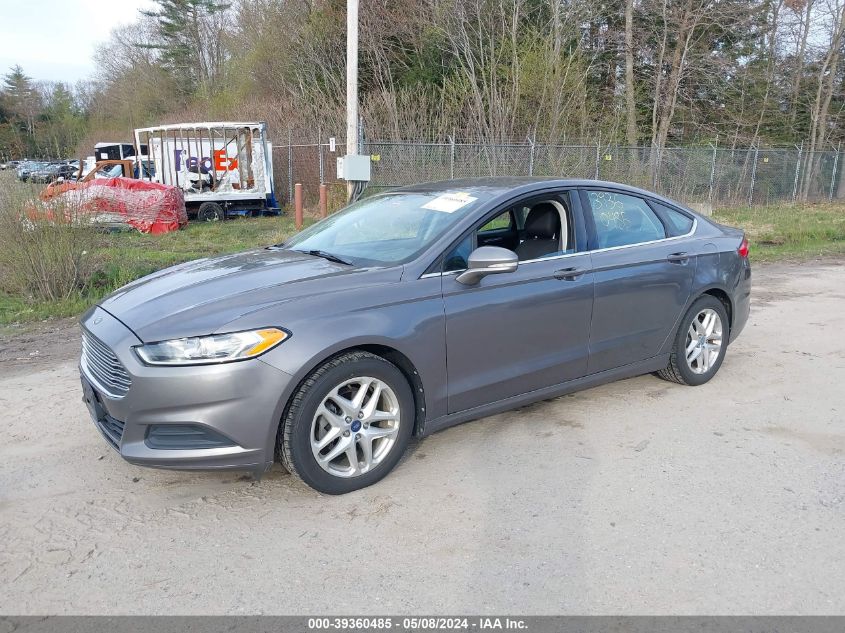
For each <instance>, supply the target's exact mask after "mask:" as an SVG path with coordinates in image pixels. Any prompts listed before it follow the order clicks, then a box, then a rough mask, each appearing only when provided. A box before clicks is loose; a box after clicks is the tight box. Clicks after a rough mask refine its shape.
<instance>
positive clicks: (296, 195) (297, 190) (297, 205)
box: [293, 182, 302, 231]
mask: <svg viewBox="0 0 845 633" xmlns="http://www.w3.org/2000/svg"><path fill="white" fill-rule="evenodd" d="M293 206H294V213H295V218H296V230H297V231H300V230H302V183H300V182H298V183H296V184H295V185H294V187H293Z"/></svg>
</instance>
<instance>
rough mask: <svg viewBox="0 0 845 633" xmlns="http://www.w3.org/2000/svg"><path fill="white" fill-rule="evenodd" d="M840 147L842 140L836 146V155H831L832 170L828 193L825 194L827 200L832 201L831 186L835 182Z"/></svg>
mask: <svg viewBox="0 0 845 633" xmlns="http://www.w3.org/2000/svg"><path fill="white" fill-rule="evenodd" d="M841 148H842V141H839V144H838V145H837V146H836V156H834V157H833V171H832V172H831V173H830V194H828V196H827V200H828V202H833V186H834V184H835V183H836V167H837V165H838V164H839V150H840V149H841Z"/></svg>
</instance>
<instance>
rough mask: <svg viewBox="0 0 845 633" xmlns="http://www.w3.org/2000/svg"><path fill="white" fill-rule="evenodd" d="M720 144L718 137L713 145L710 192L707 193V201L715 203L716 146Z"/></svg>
mask: <svg viewBox="0 0 845 633" xmlns="http://www.w3.org/2000/svg"><path fill="white" fill-rule="evenodd" d="M718 146H719V137H718V136H717V137H716V144H715V145H714V146H713V160H712V161H711V162H710V192H709V193H708V194H707V202H709V203H710V204H713V183H714V182H715V180H716V148H717V147H718Z"/></svg>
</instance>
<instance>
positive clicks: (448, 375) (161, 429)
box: [80, 178, 751, 494]
mask: <svg viewBox="0 0 845 633" xmlns="http://www.w3.org/2000/svg"><path fill="white" fill-rule="evenodd" d="M750 286H751V269H750V267H749V263H748V242H747V240H746V239H745V236H744V234H743V233H742V231H740V230H737V229H733V228H729V227H726V226H722V225H719V224H717V223H715V222H713V221H711V220H710V219H708V218H706V217H703V216H700V215H697V214H696V213H693V212H692V211H690V210H689V209H687V208H685V207H683V206H681V205H679V204H677V203H675V202H672V201H671V200H667V199H666V198H663V197H660V196H658V195H655V194H653V193H649V192H647V191H642V190H639V189H633V188H630V187H626V186H622V185H618V184H613V183H606V182H596V181H575V180H541V179H515V178H514V179H480V180H463V181H449V182H442V183H434V184H425V185H417V186H413V187H408V188H406V189H401V190H395V191H390V192H388V193H384V194H381V195H376V196H373V197H370V198H366V199H364V200H362V201H359V202H357V203H355V204H352V205H351V206H349V207H347V208H346V209H344V210H343V211H341V212H339V213H337V214H335V215H332V216H331V217H329V218H328V219H325V220H323V221H321V222H319V223H317V224H314V225H313V226H311V227H310V228H308V229H307V230H305V231H303V232H302V233H299V234H298V235H296V236H295V237H293V238H291V239H289V240H288V241H287V242H284V243H283V244H278V245H275V246H269V247H267V248H261V249H257V250H252V251H248V252H245V253H240V254H236V255H227V256H223V257H214V258H208V259H201V260H198V261H193V262H189V263H186V264H182V265H179V266H174V267H172V268H168V269H166V270H162V271H160V272H158V273H155V274H153V275H149V276H148V277H144V278H143V279H140V280H138V281H136V282H134V283H132V284H129V285H128V286H125V287H123V288H121V289H120V290H118V291H117V292H115V293H114V294H112V295H110V296H109V297H107V298H105V299H104V300H103V301H102V302H101V303H100V304H99V305H97V306H95V307H94V308H92V309H91V310H90V311H88V312H87V313H86V314H85V315H84V316H83V318H82V333H83V337H82V356H81V359H80V371H81V377H82V388H83V392H84V400H85V402H86V404H87V406H88V408H89V410H90V413H91V416H92V417H93V419H94V422H95V423H96V426H97V428H98V429H99V430H100V432H101V433H102V435H103V437H104V438H105V440H106V441H107V442H108V443H109V444H111V446H112V447H114V448H115V449H116V450H117V451H119V452H120V454H121V456H123V457H124V458H125V459H126V460H128V461H129V462H132V463H133V464H140V465H144V466H153V467H160V468H178V469H215V468H237V469H245V470H250V471H253V472H254V473H256V474H260V473H261V472H263V471H265V470H266V469H268V468H269V467H270V466H271V465H272V463H273V461H275V460H279V461H281V463H282V464H283V465H284V467H285V468H286V469H288V470H289V471H290V472H291V473H293V474H294V475H296V476H298V477H300V478H301V479H303V480H304V481H305V482H306V483H308V484H309V485H310V486H312V487H314V488H316V489H317V490H319V491H322V492H324V493H330V494H338V493H344V492H349V491H352V490H356V489H358V488H362V487H364V486H368V485H370V484H372V483H374V482H376V481H378V480H379V479H381V478H382V477H384V476H385V475H386V474H387V473H388V472H390V470H391V469H392V468H393V467H394V466H396V464H397V462H398V461H399V460H400V458H401V457H402V454H403V452H404V451H405V448H406V447H407V445H408V442H409V440H410V438H411V436H424V435H428V434H430V433H433V432H435V431H438V430H441V429H444V428H446V427H449V426H452V425H454V424H458V423H460V422H465V421H468V420H471V419H474V418H479V417H482V416H485V415H488V414H492V413H496V412H500V411H504V410H507V409H513V408H515V407H519V406H522V405H524V404H527V403H529V402H533V401H536V400H542V399H548V398H552V397H555V396H559V395H561V394H564V393H568V392H572V391H575V390H578V389H583V388H586V387H591V386H594V385H597V384H599V383H604V382H607V381H611V380H617V379H620V378H626V377H630V376H635V375H638V374H644V373H649V372H654V373H656V374H657V375H659V376H660V377H662V378H664V379H667V380H671V381H674V382H677V383H680V384H683V385H701V384H704V383H706V382H707V381H708V380H710V379H711V378H712V377H713V376H714V375H715V374H716V372H717V371H718V370H719V367H720V365H721V364H722V361H723V360H724V357H725V352H726V351H727V347H728V345H729V343H730V342H731V341H733V340H734V339H735V338H736V337H737V335H738V334H739V333H740V331H741V330H742V328H743V326H744V325H745V323H746V320H747V318H748V312H749V304H750V299H749V297H750Z"/></svg>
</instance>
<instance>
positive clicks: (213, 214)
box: [197, 202, 226, 222]
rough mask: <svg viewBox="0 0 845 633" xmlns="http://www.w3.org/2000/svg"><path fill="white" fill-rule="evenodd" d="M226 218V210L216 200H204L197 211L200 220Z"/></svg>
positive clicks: (221, 219) (218, 220) (220, 220)
mask: <svg viewBox="0 0 845 633" xmlns="http://www.w3.org/2000/svg"><path fill="white" fill-rule="evenodd" d="M225 219H226V212H225V211H224V210H223V207H222V206H220V205H219V204H217V203H216V202H203V203H202V204H201V205H200V208H199V210H198V211H197V220H199V221H200V222H222V221H223V220H225Z"/></svg>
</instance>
